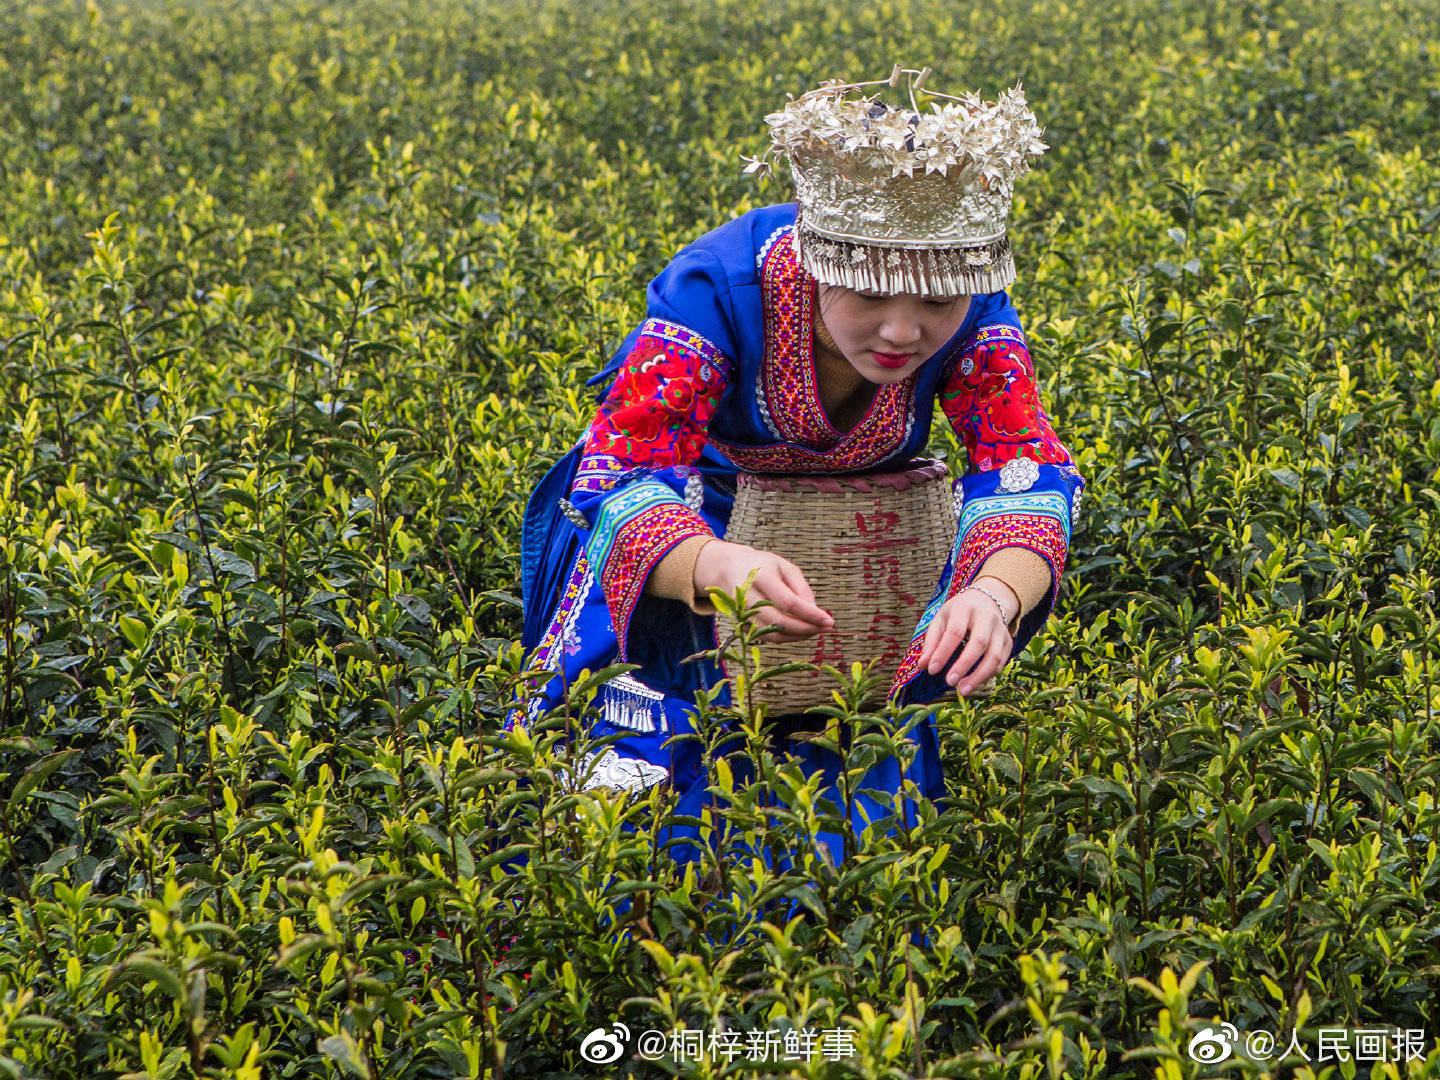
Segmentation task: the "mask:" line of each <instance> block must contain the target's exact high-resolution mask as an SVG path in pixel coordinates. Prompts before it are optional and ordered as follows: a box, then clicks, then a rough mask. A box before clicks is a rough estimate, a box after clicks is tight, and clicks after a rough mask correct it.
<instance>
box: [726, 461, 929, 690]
mask: <svg viewBox="0 0 1440 1080" xmlns="http://www.w3.org/2000/svg"><path fill="white" fill-rule="evenodd" d="M948 475H949V473H948V470H947V469H946V468H945V463H944V462H941V461H917V462H916V463H915V464H914V466H913V467H912V468H910V469H907V470H906V471H904V472H897V473H878V474H873V475H869V476H757V475H754V474H750V473H741V474H740V475H739V477H738V478H737V486H736V493H735V505H734V509H733V510H732V512H731V515H730V524H729V527H728V528H727V529H726V531H725V539H726V540H730V541H732V542H734V543H737V544H749V545H750V546H751V547H755V548H760V549H762V550H765V551H773V552H774V553H775V554H777V555H780V556H782V557H784V558H786V559H789V560H790V561H791V562H793V563H794V564H795V565H796V566H798V567H800V569H801V570H802V571H804V573H805V578H806V580H807V581H809V582H810V587H811V588H812V589H813V590H814V591H815V600H816V602H817V603H818V604H819V605H820V606H821V607H822V608H824V609H825V610H826V611H828V612H830V614H831V615H832V616H834V619H835V626H834V629H833V630H830V631H828V632H826V633H824V634H820V635H817V636H816V637H813V638H807V639H806V640H804V641H794V642H772V643H770V644H764V645H762V646H761V649H760V654H761V661H762V664H763V665H764V666H766V667H769V666H773V665H777V664H783V663H789V662H792V661H804V662H809V663H814V664H830V665H832V666H834V667H837V668H839V669H840V670H841V671H845V672H847V673H848V671H849V667H850V664H851V663H854V662H856V661H858V662H859V663H861V664H862V665H863V664H868V663H870V662H871V661H872V660H873V661H875V662H876V663H875V667H874V668H873V669H872V671H873V672H874V673H875V674H877V675H881V676H883V677H884V678H883V687H885V688H888V685H889V682H890V680H891V679H893V678H894V676H895V674H896V672H897V671H898V669H899V664H900V660H901V658H902V657H903V656H904V655H905V652H906V650H907V649H908V648H909V647H910V639H911V636H912V634H913V633H914V630H915V624H916V623H917V622H918V621H919V619H920V615H921V613H922V612H923V611H924V610H925V605H926V604H927V603H929V601H930V596H931V594H932V592H933V591H934V588H935V582H936V580H937V579H938V578H939V574H940V570H941V568H942V567H943V566H944V565H945V559H946V557H947V556H948V555H949V552H950V546H951V544H952V543H954V540H955V515H954V512H953V510H952V503H951V494H950V485H949V484H948V483H947V482H946V481H947V479H948ZM717 629H718V631H719V634H720V640H721V641H722V642H723V641H724V640H725V639H726V638H727V637H729V635H730V634H731V633H732V632H733V630H734V627H733V625H732V624H731V623H730V621H729V620H728V619H725V618H724V617H723V616H721V617H720V618H719V619H718V626H717ZM835 685H836V684H835V681H834V678H833V677H832V676H830V675H828V674H826V673H825V672H823V671H799V672H793V673H790V674H786V675H781V676H777V677H775V678H773V679H766V680H764V681H762V682H760V683H758V684H757V685H755V686H754V687H752V688H751V694H750V697H751V701H752V702H753V703H761V702H763V703H764V704H766V705H767V706H768V707H769V710H768V711H769V713H770V714H771V715H779V714H784V713H792V712H801V711H804V710H806V709H810V708H813V707H815V706H817V705H825V704H831V703H832V701H833V699H832V698H831V691H832V690H833V689H834V688H835ZM882 694H883V689H882Z"/></svg>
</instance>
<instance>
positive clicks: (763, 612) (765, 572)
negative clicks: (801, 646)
mask: <svg viewBox="0 0 1440 1080" xmlns="http://www.w3.org/2000/svg"><path fill="white" fill-rule="evenodd" d="M752 570H753V571H755V580H754V581H753V582H751V585H750V591H749V593H748V594H747V600H746V602H747V603H749V604H754V603H756V602H758V601H760V600H768V601H770V604H771V605H772V606H770V607H763V608H761V609H760V610H759V611H758V612H756V614H755V621H756V622H757V623H759V624H761V625H762V626H774V627H776V628H777V629H776V630H774V631H772V632H770V633H767V634H766V635H765V640H766V641H802V640H804V639H805V638H808V637H814V636H815V635H816V634H818V633H820V632H821V631H823V630H830V629H833V628H834V626H835V620H834V618H832V617H831V615H830V613H829V612H828V611H825V610H824V609H823V608H821V607H820V606H819V605H818V604H816V603H815V593H814V592H813V591H811V588H810V583H809V582H808V581H806V580H805V575H804V574H803V573H801V571H800V568H799V567H798V566H796V565H795V564H794V563H792V562H791V561H790V560H788V559H782V558H781V557H780V556H779V555H776V554H775V553H774V552H770V551H761V550H760V549H759V548H752V547H749V546H748V545H746V544H732V543H730V542H729V541H727V540H712V541H711V542H710V543H708V544H706V545H705V546H704V547H703V548H701V549H700V554H699V556H698V557H697V558H696V560H695V591H696V592H697V593H699V594H700V595H701V596H704V595H706V591H707V590H709V589H719V590H720V591H721V592H725V593H733V592H734V591H735V590H736V589H738V588H739V587H740V586H741V585H743V584H744V583H745V579H746V578H747V577H749V576H750V572H751V571H752Z"/></svg>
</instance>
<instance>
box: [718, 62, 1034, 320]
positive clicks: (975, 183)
mask: <svg viewBox="0 0 1440 1080" xmlns="http://www.w3.org/2000/svg"><path fill="white" fill-rule="evenodd" d="M902 76H909V85H908V90H909V97H910V106H911V107H910V108H909V109H903V108H901V109H897V108H894V107H892V106H890V105H887V104H885V103H884V102H881V101H879V100H878V99H877V97H876V96H875V95H869V96H867V95H865V94H863V93H861V92H860V91H862V90H863V88H865V87H869V86H891V87H894V86H898V85H900V81H901V77H902ZM929 76H930V69H929V68H928V67H927V68H923V69H920V70H915V69H912V68H902V67H901V66H900V65H899V64H896V65H895V68H894V70H893V71H892V72H891V73H890V78H889V79H882V80H876V81H874V82H864V83H844V82H841V81H840V80H838V79H837V80H832V81H830V82H827V83H822V84H821V85H820V87H818V88H817V89H815V90H811V91H810V92H808V93H806V94H802V95H801V96H800V97H798V98H795V99H793V100H792V101H790V102H789V103H788V104H786V106H785V107H784V108H783V109H781V110H780V111H779V112H775V113H771V114H770V115H769V116H767V117H765V121H766V123H768V124H769V125H770V141H771V146H770V149H768V150H767V151H766V152H765V153H764V154H763V155H761V156H760V157H758V158H747V159H745V160H746V161H747V162H748V164H747V166H746V171H747V172H766V171H768V170H769V163H768V160H767V159H768V158H769V157H770V155H771V154H772V153H778V154H780V155H783V156H784V157H785V158H787V159H788V161H789V163H790V172H791V175H792V177H793V178H794V181H795V196H796V199H797V200H798V201H799V203H800V214H799V219H798V221H797V224H796V228H795V232H794V243H795V245H796V249H797V251H798V253H799V255H800V261H801V265H802V266H803V267H804V268H805V270H806V272H807V273H809V274H811V275H812V276H814V277H815V278H817V279H819V280H820V281H823V282H827V283H829V284H832V285H844V286H847V287H848V288H852V289H865V290H870V291H874V292H880V293H887V294H895V293H915V294H919V295H921V296H958V295H961V294H964V293H985V292H995V291H996V290H998V289H1003V288H1005V287H1006V286H1008V285H1010V284H1011V283H1012V282H1013V281H1014V280H1015V260H1014V258H1013V256H1012V255H1011V252H1010V241H1009V240H1008V239H1007V238H1006V235H1005V226H1006V222H1007V220H1008V219H1009V216H1010V200H1011V193H1012V191H1013V187H1014V182H1015V178H1016V177H1019V176H1023V175H1024V174H1025V173H1026V172H1028V171H1029V169H1030V159H1031V158H1035V157H1039V156H1040V155H1041V154H1043V153H1044V152H1045V151H1046V150H1047V149H1048V147H1047V146H1046V144H1045V143H1043V142H1041V141H1040V135H1041V134H1042V130H1041V128H1040V127H1039V126H1038V125H1037V124H1036V122H1035V114H1034V113H1032V112H1031V111H1030V110H1029V108H1027V107H1026V104H1025V94H1024V91H1023V90H1022V88H1021V87H1020V86H1019V85H1018V84H1017V85H1016V86H1015V88H1014V89H1013V90H1006V91H1005V92H1003V93H1002V94H1001V95H1000V96H999V98H998V100H996V101H981V100H980V98H979V96H978V95H977V94H964V95H961V96H960V97H952V96H950V95H949V94H939V93H935V92H934V91H926V93H927V94H928V95H929V96H930V97H933V98H939V99H943V104H941V103H940V102H935V103H933V104H932V105H931V111H930V112H928V113H926V112H922V111H921V110H920V108H919V106H918V105H916V103H915V93H916V92H917V91H919V90H920V89H921V87H922V86H923V85H924V83H925V80H926V79H928V78H929Z"/></svg>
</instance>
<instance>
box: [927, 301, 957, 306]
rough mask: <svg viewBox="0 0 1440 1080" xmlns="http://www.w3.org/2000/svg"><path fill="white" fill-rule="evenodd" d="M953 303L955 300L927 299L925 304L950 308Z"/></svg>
mask: <svg viewBox="0 0 1440 1080" xmlns="http://www.w3.org/2000/svg"><path fill="white" fill-rule="evenodd" d="M953 303H955V301H954V300H926V301H925V306H926V307H931V308H948V307H949V306H950V305H951V304H953Z"/></svg>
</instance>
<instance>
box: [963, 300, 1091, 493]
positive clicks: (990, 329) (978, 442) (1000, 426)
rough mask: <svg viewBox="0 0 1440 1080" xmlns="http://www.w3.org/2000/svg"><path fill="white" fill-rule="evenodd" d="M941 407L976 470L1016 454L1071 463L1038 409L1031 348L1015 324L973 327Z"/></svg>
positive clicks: (1051, 462) (1011, 458) (1004, 461)
mask: <svg viewBox="0 0 1440 1080" xmlns="http://www.w3.org/2000/svg"><path fill="white" fill-rule="evenodd" d="M940 406H941V408H942V409H944V410H945V415H946V416H947V417H948V418H949V420H950V423H951V425H952V426H953V427H954V428H955V431H956V433H957V434H958V435H959V436H960V437H961V439H962V440H963V441H964V443H965V449H966V451H967V452H968V454H969V457H970V465H971V467H972V469H974V470H978V471H980V472H989V471H990V470H991V469H997V468H1000V467H1001V466H1002V465H1003V464H1005V463H1006V462H1008V461H1011V460H1013V459H1015V458H1019V457H1025V458H1029V459H1031V460H1033V461H1037V462H1045V463H1049V464H1052V465H1059V464H1068V463H1069V462H1070V454H1069V452H1068V451H1067V450H1066V449H1065V447H1064V445H1062V444H1061V442H1060V440H1059V439H1057V438H1056V437H1055V432H1054V431H1053V430H1052V429H1051V427H1050V420H1049V418H1048V417H1047V416H1046V415H1045V410H1044V409H1043V408H1041V407H1040V396H1039V393H1038V392H1037V391H1036V388H1035V369H1034V366H1033V364H1032V363H1031V360H1030V350H1029V348H1028V347H1027V346H1026V344H1025V335H1024V334H1023V333H1021V332H1020V330H1019V329H1018V328H1016V327H1014V326H1008V325H996V326H983V327H981V328H980V329H979V330H977V331H976V333H975V338H974V341H973V342H972V343H971V344H970V345H969V346H968V347H967V348H966V349H965V351H964V352H963V353H962V354H961V355H960V357H959V358H958V361H957V362H956V363H955V364H954V366H953V367H952V368H951V370H950V372H949V374H948V375H947V376H946V378H945V382H944V384H943V385H942V386H941V389H940ZM1018 475H1019V474H1012V476H1016V477H1017V478H1018ZM1032 483H1033V481H1032ZM1007 490H1023V489H1020V488H1015V489H1007Z"/></svg>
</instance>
